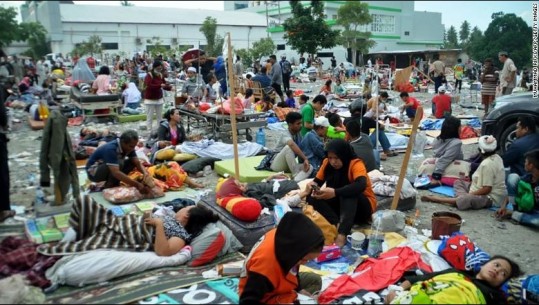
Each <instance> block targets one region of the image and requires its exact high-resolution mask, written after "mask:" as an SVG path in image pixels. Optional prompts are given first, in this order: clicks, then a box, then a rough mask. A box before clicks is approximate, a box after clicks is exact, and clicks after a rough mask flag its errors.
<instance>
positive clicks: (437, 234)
mask: <svg viewBox="0 0 539 305" xmlns="http://www.w3.org/2000/svg"><path fill="white" fill-rule="evenodd" d="M461 224H462V218H461V217H460V215H459V214H456V213H452V212H436V213H433V214H432V239H441V236H445V235H449V236H451V234H453V233H454V232H458V231H460V226H461Z"/></svg>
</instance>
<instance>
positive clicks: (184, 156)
mask: <svg viewBox="0 0 539 305" xmlns="http://www.w3.org/2000/svg"><path fill="white" fill-rule="evenodd" d="M196 157H197V155H193V154H187V153H179V154H176V155H174V158H173V159H172V160H174V161H176V162H185V161H190V160H193V159H196Z"/></svg>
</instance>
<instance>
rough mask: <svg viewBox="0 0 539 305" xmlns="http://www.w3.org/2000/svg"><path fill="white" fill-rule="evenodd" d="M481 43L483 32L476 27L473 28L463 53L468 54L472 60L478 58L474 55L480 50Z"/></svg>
mask: <svg viewBox="0 0 539 305" xmlns="http://www.w3.org/2000/svg"><path fill="white" fill-rule="evenodd" d="M482 43H483V32H481V30H480V29H479V28H478V27H477V26H474V27H473V29H472V32H471V33H470V39H469V40H468V43H466V45H465V46H464V51H465V52H466V53H468V55H470V56H471V57H472V58H478V59H479V57H476V55H477V54H478V52H479V50H480V49H481V48H482V46H481V44H482Z"/></svg>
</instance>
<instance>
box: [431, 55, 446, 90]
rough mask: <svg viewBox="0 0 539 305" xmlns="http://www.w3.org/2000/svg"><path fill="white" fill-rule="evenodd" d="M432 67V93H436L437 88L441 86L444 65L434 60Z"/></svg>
mask: <svg viewBox="0 0 539 305" xmlns="http://www.w3.org/2000/svg"><path fill="white" fill-rule="evenodd" d="M432 67H433V72H434V92H435V93H438V88H440V86H441V85H442V82H443V79H444V76H445V64H444V63H443V62H442V61H441V60H440V59H436V61H434V62H433V63H432Z"/></svg>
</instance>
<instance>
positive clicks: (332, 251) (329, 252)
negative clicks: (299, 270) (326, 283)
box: [315, 245, 341, 263]
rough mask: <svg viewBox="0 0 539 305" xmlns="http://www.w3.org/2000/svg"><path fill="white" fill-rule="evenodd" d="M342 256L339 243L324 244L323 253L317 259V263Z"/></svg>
mask: <svg viewBox="0 0 539 305" xmlns="http://www.w3.org/2000/svg"><path fill="white" fill-rule="evenodd" d="M339 257H341V248H339V246H337V245H331V246H324V248H323V249H322V253H320V255H318V257H317V258H316V259H315V261H316V262H317V263H321V262H326V261H330V260H332V259H336V258H339Z"/></svg>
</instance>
